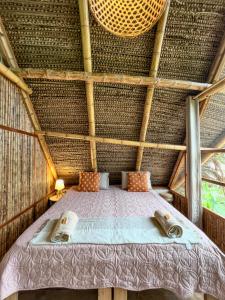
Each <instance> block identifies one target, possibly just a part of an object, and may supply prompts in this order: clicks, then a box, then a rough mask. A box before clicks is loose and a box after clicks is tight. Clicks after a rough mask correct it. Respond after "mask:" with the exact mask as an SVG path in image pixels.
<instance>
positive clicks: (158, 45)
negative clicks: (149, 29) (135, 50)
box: [136, 0, 170, 171]
mask: <svg viewBox="0 0 225 300" xmlns="http://www.w3.org/2000/svg"><path fill="white" fill-rule="evenodd" d="M169 7H170V0H168V1H167V7H166V9H165V12H164V14H163V16H162V17H161V19H160V20H159V22H158V25H157V31H156V37H155V44H154V49H153V55H152V63H151V68H150V72H149V76H151V77H153V78H156V77H157V73H158V69H159V60H160V56H161V51H162V42H163V38H164V33H165V29H166V22H167V17H168V13H169ZM153 96H154V87H148V88H147V95H146V100H145V106H144V114H143V119H142V125H141V132H140V138H139V140H140V141H141V142H144V141H145V138H146V134H147V130H148V124H149V119H150V113H151V108H152V101H153ZM143 153H144V148H143V147H140V148H139V149H138V152H137V161H136V170H137V171H140V169H141V164H142V158H143Z"/></svg>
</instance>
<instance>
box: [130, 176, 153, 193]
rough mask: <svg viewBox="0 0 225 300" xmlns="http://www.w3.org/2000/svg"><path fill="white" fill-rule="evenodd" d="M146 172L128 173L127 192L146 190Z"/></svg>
mask: <svg viewBox="0 0 225 300" xmlns="http://www.w3.org/2000/svg"><path fill="white" fill-rule="evenodd" d="M148 190H149V189H148V175H147V172H134V173H128V192H148Z"/></svg>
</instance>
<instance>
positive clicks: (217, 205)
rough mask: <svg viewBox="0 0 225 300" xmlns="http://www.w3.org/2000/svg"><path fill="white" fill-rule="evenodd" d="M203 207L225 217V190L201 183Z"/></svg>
mask: <svg viewBox="0 0 225 300" xmlns="http://www.w3.org/2000/svg"><path fill="white" fill-rule="evenodd" d="M202 199H203V206H204V207H206V208H209V209H211V210H212V211H214V212H216V213H217V214H219V215H222V216H224V217H225V188H223V187H222V186H218V185H215V184H212V183H208V182H205V181H203V182H202Z"/></svg>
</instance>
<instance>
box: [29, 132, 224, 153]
mask: <svg viewBox="0 0 225 300" xmlns="http://www.w3.org/2000/svg"><path fill="white" fill-rule="evenodd" d="M35 134H37V135H38V136H50V137H57V138H63V139H70V140H81V141H89V142H96V143H103V144H113V145H121V146H130V147H143V148H154V149H162V150H175V151H180V150H183V151H185V150H186V146H184V145H171V144H159V143H148V142H140V141H130V140H119V139H113V138H103V137H97V136H90V135H83V134H75V133H65V132H53V131H36V132H35ZM218 150H219V151H220V152H225V149H223V150H221V149H218V148H201V151H203V152H209V153H211V152H217V151H218ZM207 155H210V154H208V153H207Z"/></svg>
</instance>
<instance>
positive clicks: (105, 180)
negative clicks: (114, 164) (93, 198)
mask: <svg viewBox="0 0 225 300" xmlns="http://www.w3.org/2000/svg"><path fill="white" fill-rule="evenodd" d="M108 189H109V173H105V172H104V173H100V190H108Z"/></svg>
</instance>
